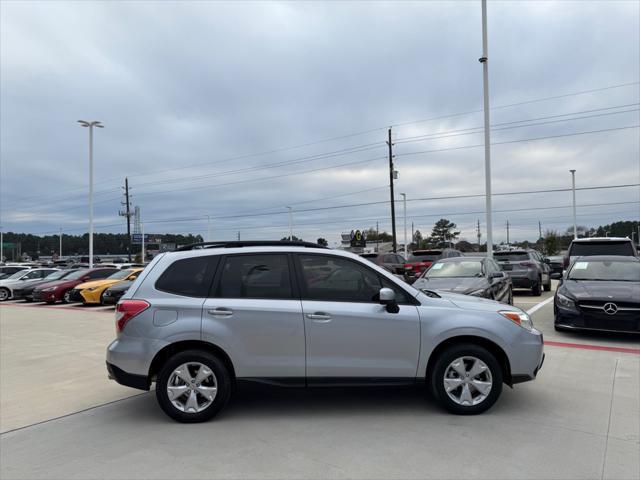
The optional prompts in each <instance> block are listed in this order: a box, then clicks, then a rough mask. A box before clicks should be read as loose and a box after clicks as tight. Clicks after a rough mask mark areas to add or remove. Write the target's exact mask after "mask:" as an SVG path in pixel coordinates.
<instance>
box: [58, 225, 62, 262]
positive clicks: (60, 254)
mask: <svg viewBox="0 0 640 480" xmlns="http://www.w3.org/2000/svg"><path fill="white" fill-rule="evenodd" d="M58 260H62V227H60V248H59V249H58Z"/></svg>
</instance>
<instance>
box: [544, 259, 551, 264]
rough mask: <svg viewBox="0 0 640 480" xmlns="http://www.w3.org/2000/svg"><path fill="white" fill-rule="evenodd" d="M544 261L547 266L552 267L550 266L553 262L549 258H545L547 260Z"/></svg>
mask: <svg viewBox="0 0 640 480" xmlns="http://www.w3.org/2000/svg"><path fill="white" fill-rule="evenodd" d="M543 261H544V263H546V264H547V265H550V264H551V260H549V259H548V258H547V257H545V258H544V259H543Z"/></svg>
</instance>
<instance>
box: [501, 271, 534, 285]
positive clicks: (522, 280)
mask: <svg viewBox="0 0 640 480" xmlns="http://www.w3.org/2000/svg"><path fill="white" fill-rule="evenodd" d="M505 273H506V274H507V275H509V277H510V278H511V283H512V284H513V288H532V287H533V286H534V285H535V284H536V283H538V275H537V273H535V272H522V273H520V272H513V271H512V272H505Z"/></svg>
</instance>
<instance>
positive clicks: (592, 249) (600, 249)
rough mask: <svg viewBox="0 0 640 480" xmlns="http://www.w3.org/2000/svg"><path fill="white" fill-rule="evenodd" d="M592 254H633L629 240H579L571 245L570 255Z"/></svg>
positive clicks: (582, 255) (583, 255)
mask: <svg viewBox="0 0 640 480" xmlns="http://www.w3.org/2000/svg"><path fill="white" fill-rule="evenodd" d="M592 255H623V256H633V255H634V252H633V247H632V245H631V242H588V243H587V242H581V243H574V244H573V245H571V251H570V252H569V256H570V257H585V256H592Z"/></svg>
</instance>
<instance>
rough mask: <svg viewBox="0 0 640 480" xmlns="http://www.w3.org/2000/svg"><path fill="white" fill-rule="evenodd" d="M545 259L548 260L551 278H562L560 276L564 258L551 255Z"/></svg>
mask: <svg viewBox="0 0 640 480" xmlns="http://www.w3.org/2000/svg"><path fill="white" fill-rule="evenodd" d="M547 258H548V259H549V268H550V269H551V278H555V279H558V278H562V274H563V273H564V257H563V256H562V255H553V256H551V257H547Z"/></svg>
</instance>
